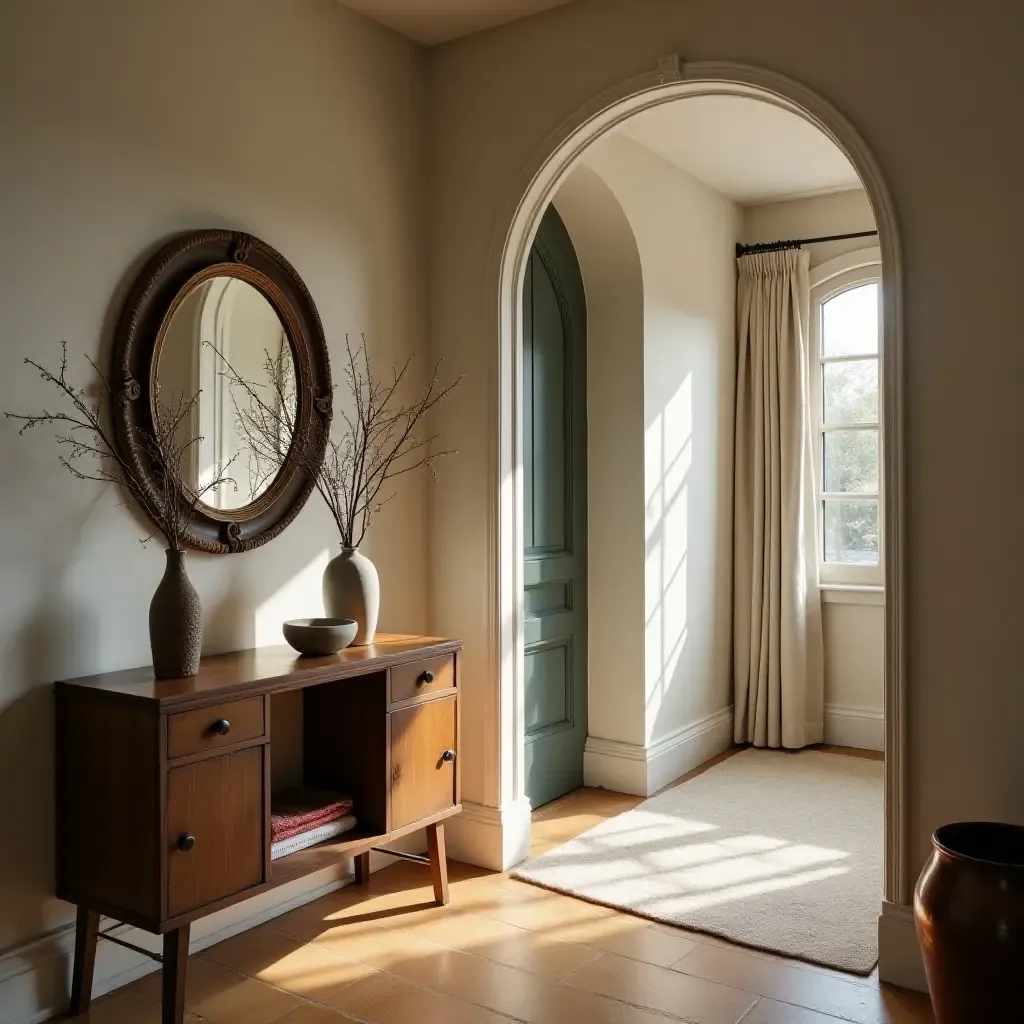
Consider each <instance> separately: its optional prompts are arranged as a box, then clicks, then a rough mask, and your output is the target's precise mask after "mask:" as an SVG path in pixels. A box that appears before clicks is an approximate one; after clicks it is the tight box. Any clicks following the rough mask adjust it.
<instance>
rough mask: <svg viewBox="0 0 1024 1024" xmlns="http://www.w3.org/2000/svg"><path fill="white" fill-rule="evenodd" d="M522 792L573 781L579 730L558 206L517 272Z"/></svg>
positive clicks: (576, 514)
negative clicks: (521, 275) (522, 272)
mask: <svg viewBox="0 0 1024 1024" xmlns="http://www.w3.org/2000/svg"><path fill="white" fill-rule="evenodd" d="M522 380H523V388H522V394H523V419H522V424H523V426H522V433H523V471H524V477H523V521H524V538H523V541H524V559H525V564H524V567H523V577H524V594H523V601H524V608H525V616H526V623H525V627H526V650H525V687H526V694H525V697H526V705H525V717H526V759H525V765H526V794H527V796H528V797H529V798H530V801H531V802H532V804H533V805H534V806H535V807H538V806H540V805H541V804H545V803H547V802H548V801H550V800H554V799H555V798H556V797H558V796H561V795H563V794H564V793H567V792H569V791H570V790H573V789H575V788H577V787H578V786H580V785H582V783H583V746H584V743H585V742H586V736H587V668H586V651H587V634H586V630H587V615H586V592H587V588H586V559H587V552H586V536H587V517H586V489H587V488H586V458H587V447H586V446H587V441H586V426H587V419H586V417H587V411H586V303H585V300H584V295H583V282H582V278H581V277H580V271H579V264H578V262H577V260H576V254H575V252H574V251H573V248H572V242H571V241H570V240H569V235H568V233H567V232H566V230H565V227H564V226H563V224H562V222H561V220H560V219H559V217H558V214H557V213H556V212H555V210H554V209H553V208H549V209H548V211H547V213H546V214H545V215H544V219H543V221H542V222H541V226H540V229H539V231H538V233H537V239H536V241H535V242H534V247H533V250H532V252H531V254H530V259H529V262H528V264H527V269H526V279H525V281H524V283H523V365H522Z"/></svg>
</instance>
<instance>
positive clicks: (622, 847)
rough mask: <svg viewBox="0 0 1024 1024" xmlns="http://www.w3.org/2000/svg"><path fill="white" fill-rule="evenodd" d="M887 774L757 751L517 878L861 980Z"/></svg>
mask: <svg viewBox="0 0 1024 1024" xmlns="http://www.w3.org/2000/svg"><path fill="white" fill-rule="evenodd" d="M882 789H883V783H882V762H881V761H872V760H868V759H865V758H860V757H848V756H846V755H842V754H825V753H820V752H818V751H811V750H805V751H799V752H796V753H789V752H782V751H769V750H754V749H747V750H743V751H740V752H739V753H737V754H735V755H733V756H732V757H730V758H727V759H726V760H725V761H722V762H721V763H720V764H717V765H715V766H714V767H712V768H709V769H708V770H707V771H706V772H704V773H703V774H701V775H698V776H697V777H696V778H693V779H691V780H689V781H688V782H684V783H682V784H680V785H678V786H675V787H672V788H669V789H666V790H663V791H662V792H661V793H659V794H658V795H657V796H653V797H651V798H650V799H649V800H645V801H644V802H643V803H642V804H639V805H638V806H637V807H635V808H634V809H633V810H631V811H627V812H626V813H625V814H620V815H619V816H618V817H616V818H610V819H609V820H607V821H604V822H602V823H601V824H600V825H598V826H596V827H595V828H592V829H591V830H590V831H589V832H584V833H583V834H582V835H580V836H578V837H577V838H576V839H574V840H572V841H571V842H569V843H566V844H565V845H564V846H559V847H557V848H556V849H554V850H549V851H548V852H547V853H545V854H543V855H542V856H540V857H537V858H535V859H533V860H530V861H527V862H526V863H525V864H524V865H522V866H521V867H520V868H519V869H518V870H517V871H515V872H513V877H514V878H519V879H522V880H523V881H527V882H533V883H534V884H536V885H540V886H544V887H545V888H548V889H555V890H557V891H559V892H563V893H568V894H569V895H571V896H578V897H580V898H582V899H585V900H589V901H591V902H593V903H600V904H603V905H605V906H609V907H615V908H617V909H619V910H625V911H629V912H630V913H633V914H638V915H640V916H641V917H648V918H651V919H653V920H655V921H663V922H666V923H668V924H674V925H681V926H682V927H685V928H691V929H694V930H696V931H702V932H709V933H711V934H712V935H718V936H721V937H723V938H726V939H730V940H732V941H733V942H738V943H742V944H743V945H746V946H753V947H755V948H757V949H765V950H771V951H772V952H776V953H782V954H784V955H786V956H791V957H797V958H799V959H802V960H808V961H810V962H812V963H818V964H824V965H826V966H828V967H836V968H839V969H840V970H843V971H850V972H852V973H855V974H870V973H871V970H872V968H873V967H874V965H875V962H876V961H877V959H878V945H877V938H876V930H877V920H878V912H879V907H880V904H881V899H882V856H883V848H882V819H883V811H882Z"/></svg>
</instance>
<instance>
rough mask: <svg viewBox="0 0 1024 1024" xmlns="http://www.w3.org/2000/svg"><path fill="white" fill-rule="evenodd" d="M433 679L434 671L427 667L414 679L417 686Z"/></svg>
mask: <svg viewBox="0 0 1024 1024" xmlns="http://www.w3.org/2000/svg"><path fill="white" fill-rule="evenodd" d="M433 681H434V673H433V672H431V671H430V669H429V668H428V669H427V670H426V671H425V672H421V673H420V675H419V678H418V679H417V680H416V685H417V686H423V685H424V684H425V683H432V682H433Z"/></svg>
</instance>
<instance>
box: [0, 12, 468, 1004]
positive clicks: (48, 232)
mask: <svg viewBox="0 0 1024 1024" xmlns="http://www.w3.org/2000/svg"><path fill="white" fill-rule="evenodd" d="M0 38H3V39H4V40H5V42H6V43H7V44H8V45H7V46H6V47H5V48H4V54H5V56H4V59H3V61H0V138H2V139H3V140H4V145H3V150H4V154H3V159H2V160H0V196H2V202H3V215H2V218H0V219H2V223H3V230H2V232H0V266H2V267H3V273H2V274H0V409H33V408H38V407H39V406H41V405H42V404H43V403H44V402H52V400H53V394H52V392H50V391H48V390H47V389H46V388H45V387H44V386H43V385H42V384H41V383H40V382H39V381H37V380H35V379H34V376H33V374H32V373H31V372H30V371H29V370H28V369H27V368H26V367H24V366H23V365H22V359H23V358H24V357H25V356H32V357H34V358H37V359H40V360H43V361H44V362H47V363H51V364H52V363H53V362H54V360H56V359H58V358H59V345H60V341H61V339H62V338H66V339H67V340H68V342H69V348H70V353H71V356H70V358H71V372H72V373H73V374H74V376H75V378H76V380H80V381H82V382H84V381H85V379H86V375H85V374H84V372H83V357H84V356H85V355H91V356H93V357H94V358H97V359H99V360H100V361H101V362H102V361H103V360H105V359H106V358H107V357H108V352H109V329H110V326H111V320H112V317H113V316H114V313H115V311H116V309H117V306H118V303H119V302H120V301H121V299H122V298H123V296H124V292H125V287H126V284H127V282H128V279H129V277H130V275H131V272H132V270H133V268H134V266H135V265H136V263H137V261H138V260H139V258H140V256H141V255H142V254H145V253H147V252H148V251H149V250H151V249H152V247H153V246H154V245H155V244H156V243H158V242H160V241H161V240H162V239H164V238H166V237H167V236H168V235H171V234H173V233H175V232H179V231H183V230H187V229H190V228H203V227H216V226H229V227H232V228H239V229H243V230H245V231H248V232H252V233H253V234H255V235H257V236H259V237H261V238H263V239H265V240H266V241H267V242H269V243H270V244H271V245H273V246H274V247H275V248H277V249H278V250H279V251H280V252H282V253H283V254H284V255H285V257H286V258H287V259H288V260H289V261H291V262H292V263H293V264H294V266H295V267H296V269H297V270H298V272H299V273H300V274H301V275H302V277H303V278H304V280H305V282H306V284H307V285H308V287H309V289H310V291H311V293H312V295H313V297H314V299H315V301H316V303H317V306H318V308H319V311H320V314H321V317H322V319H323V322H324V327H325V330H326V333H327V337H328V339H329V344H330V348H331V353H332V356H333V361H334V367H335V380H336V382H337V381H338V380H339V379H340V376H341V373H340V370H341V366H340V359H341V354H342V353H343V351H344V348H343V338H344V334H345V332H350V333H351V334H353V335H354V336H355V337H356V338H358V336H359V334H360V332H366V334H367V337H368V338H369V339H370V340H371V343H372V345H373V348H374V351H375V352H376V353H377V354H378V365H379V366H384V367H386V366H387V364H388V363H389V362H390V360H391V358H392V357H397V358H402V357H404V356H405V355H406V354H407V353H409V352H410V351H412V350H415V349H418V350H419V351H420V352H421V361H422V362H425V356H426V352H425V351H424V349H425V347H426V337H425V320H426V301H425V290H424V285H425V276H426V272H425V265H424V259H425V231H424V228H425V216H424V206H423V195H422V191H421V182H422V175H421V170H422V166H423V131H424V129H423V125H424V117H425V108H424V77H423V75H424V58H423V56H422V53H421V52H420V51H418V50H417V49H416V48H414V47H413V46H412V44H410V43H407V42H406V41H404V40H402V39H400V38H399V37H397V36H394V35H392V34H391V33H389V32H387V31H385V30H384V29H381V28H379V27H377V26H375V25H372V24H370V23H368V22H365V21H363V20H362V19H360V18H358V17H357V16H355V15H352V14H350V13H349V12H347V11H346V10H345V9H344V8H343V7H342V6H341V5H340V4H338V3H336V2H335V0H289V2H288V3H279V2H277V0H174V2H173V3H142V4H140V3H138V2H136V0H90V2H89V3H87V4H86V3H79V2H78V0H12V2H8V3H4V4H3V5H2V11H0ZM457 403H458V399H454V400H453V402H452V405H453V406H455V405H457ZM15 434H16V432H15V430H14V429H12V428H11V427H10V426H8V427H6V428H5V429H3V430H0V467H2V471H3V477H4V480H5V481H6V484H5V486H4V487H3V489H2V491H0V521H2V523H3V529H2V531H0V565H2V574H0V808H2V809H3V818H4V823H5V824H4V829H3V838H2V839H0V950H4V949H5V948H9V947H11V946H13V945H15V944H17V943H19V942H21V941H23V940H26V939H28V938H30V937H32V936H34V935H38V934H39V933H40V932H43V931H47V930H49V929H53V928H55V927H57V926H59V925H62V924H63V923H65V922H66V921H67V920H68V918H69V913H70V908H69V907H68V906H67V905H66V904H63V903H60V902H58V901H57V900H55V899H54V898H53V897H52V896H51V895H50V893H51V892H52V889H53V854H52V844H53V826H52V816H53V808H52V796H51V791H52V785H53V770H52V763H53V744H52V729H53V724H52V708H51V696H50V684H51V683H52V681H53V680H54V679H56V678H61V677H71V676H75V675H80V674H83V673H90V672H97V671H100V670H105V669H114V668H120V667H124V666H130V665H136V664H143V663H146V662H147V661H148V660H149V647H148V635H147V618H146V616H147V608H148V605H149V600H150V597H151V595H152V593H153V590H154V588H155V586H156V584H157V582H158V580H159V579H160V575H161V572H162V571H163V563H164V556H163V552H162V550H161V548H160V545H159V543H157V544H154V545H152V546H150V547H149V548H148V549H146V550H143V549H142V548H141V547H140V545H139V543H138V538H139V536H140V535H141V533H142V532H143V530H144V529H145V527H144V526H143V524H142V523H141V522H140V520H139V519H138V518H137V517H136V516H135V515H134V514H132V513H131V512H129V511H126V510H125V509H123V508H121V507H119V501H120V499H119V496H118V495H117V494H115V493H114V492H113V491H111V490H104V489H103V488H101V487H100V486H98V485H97V486H94V485H92V484H83V483H79V482H77V481H73V480H71V479H70V478H69V477H68V476H67V474H66V473H64V471H63V470H62V469H61V468H60V467H59V466H58V465H57V459H56V456H57V451H56V449H55V447H54V445H53V444H52V443H51V441H50V440H49V439H48V437H47V436H46V431H45V430H42V429H40V430H38V431H34V432H33V433H32V434H31V435H30V436H28V437H25V438H18V437H16V436H15ZM425 487H426V483H425V482H424V481H423V480H422V479H420V480H409V481H408V482H407V483H406V484H405V486H403V488H402V490H401V492H400V497H399V498H398V499H397V500H396V501H395V502H392V503H391V504H390V505H388V506H387V510H386V512H385V513H384V514H382V515H381V516H380V518H379V521H378V522H377V524H376V525H375V527H374V528H373V531H372V536H371V538H370V540H369V541H368V543H367V550H368V551H369V553H370V554H371V556H372V557H373V558H374V560H375V561H376V562H377V564H378V566H379V568H380V572H381V577H382V592H383V607H382V627H383V628H395V629H403V630H416V629H421V628H424V627H425V626H426V618H427V616H426V588H425V576H426V516H425V514H424V511H423V510H424V509H425V507H426V501H425V494H424V490H423V489H424V488H425ZM336 542H337V538H336V535H335V531H334V530H333V528H332V524H331V521H330V519H329V517H328V516H327V514H326V512H325V510H324V508H323V507H322V506H321V503H320V502H319V501H318V500H317V499H316V498H315V497H314V498H312V499H311V500H310V502H309V504H308V505H307V507H306V509H305V510H304V511H303V512H302V513H301V515H300V516H299V519H298V520H297V521H296V522H295V523H294V524H293V525H292V527H291V528H290V529H289V530H288V531H287V532H286V533H285V534H284V535H283V536H281V537H280V538H278V539H277V540H275V541H273V542H271V543H270V544H269V545H267V546H265V547H263V548H261V549H259V550H258V551H254V552H251V553H247V554H244V555H236V556H218V557H204V556H201V555H199V554H192V555H190V556H189V572H190V575H191V576H192V579H193V580H194V582H195V584H196V587H197V588H198V590H199V593H200V595H201V597H202V599H203V603H204V609H205V617H206V637H205V647H206V649H207V650H210V651H213V650H224V649H230V648H238V647H245V646H249V645H252V644H254V643H255V644H259V643H268V642H280V622H281V620H282V619H284V618H286V617H289V616H295V615H309V614H318V613H319V611H318V610H319V608H320V607H321V605H320V580H319V573H320V569H321V567H322V565H323V564H324V563H325V561H326V559H327V557H328V555H329V554H330V553H331V552H332V550H333V548H334V545H335V544H336ZM104 955H106V954H104ZM28 977H31V976H28ZM4 1003H5V998H4V996H3V994H2V993H0V1004H4ZM8 1012H17V1008H16V1007H13V1006H12V1004H11V1003H10V1002H7V1003H6V1005H5V1006H0V1020H8V1019H12V1018H9V1017H6V1016H5V1014H6V1013H8Z"/></svg>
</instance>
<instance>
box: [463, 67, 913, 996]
mask: <svg viewBox="0 0 1024 1024" xmlns="http://www.w3.org/2000/svg"><path fill="white" fill-rule="evenodd" d="M708 95H728V96H748V97H750V98H753V99H757V100H759V101H761V102H768V103H771V104H773V105H775V106H778V107H781V108H783V109H785V110H788V111H790V112H792V113H794V114H797V115H798V116H800V117H802V118H803V119H804V120H806V121H808V122H809V123H810V124H812V125H814V126H815V127H817V128H818V129H819V130H821V131H822V132H824V133H825V135H826V136H828V137H829V138H830V139H831V140H832V141H833V142H834V143H835V144H836V145H837V146H838V147H839V148H840V149H841V150H842V151H843V152H844V153H845V154H846V156H847V157H848V159H849V160H850V162H851V163H852V164H853V166H854V167H855V168H856V170H857V172H858V174H859V175H860V178H861V181H862V183H863V186H864V189H865V192H866V193H867V195H868V198H869V200H870V203H871V207H872V210H873V212H874V217H875V222H876V225H877V228H878V238H879V249H880V251H881V257H882V287H883V295H884V303H883V322H882V344H881V359H882V365H883V395H882V405H883V412H882V418H883V427H884V442H883V444H884V474H885V488H886V489H885V493H886V502H885V536H886V539H887V543H886V548H885V556H884V561H885V579H886V604H885V887H884V901H885V902H884V905H883V917H884V918H888V919H889V920H891V921H892V923H893V924H895V925H898V926H899V927H900V929H901V940H902V938H903V937H905V935H906V934H909V935H910V936H911V937H912V935H913V932H912V922H911V920H910V918H909V916H908V911H907V910H906V908H907V905H908V904H909V902H910V897H911V892H912V890H911V887H910V878H909V863H908V855H909V846H908V841H907V822H908V817H909V815H908V811H907V802H906V788H907V787H906V760H905V747H906V743H905V734H906V719H905V709H906V696H905V695H906V681H905V643H904V628H905V627H904V595H905V572H904V550H905V544H904V525H903V521H904V485H903V474H904V458H903V354H902V353H903V341H902V285H901V252H900V240H899V234H898V228H897V223H896V216H895V210H894V207H893V204H892V200H891V198H890V195H889V190H888V188H887V186H886V183H885V180H884V178H883V176H882V173H881V170H880V168H879V166H878V163H877V162H876V160H875V158H874V156H873V155H872V153H871V151H870V150H869V149H868V147H867V144H866V143H865V141H864V140H863V138H862V137H861V136H860V134H859V133H858V132H857V130H856V129H855V128H854V127H853V125H852V124H851V123H850V122H849V121H848V120H847V119H846V117H845V116H844V115H843V114H841V113H840V112H839V111H838V110H837V109H836V108H835V107H833V106H832V105H831V104H830V103H829V102H828V101H827V100H825V99H823V98H822V97H821V96H819V95H817V94H816V93H815V92H813V91H812V90H810V89H808V88H806V87H805V86H803V85H801V84H800V83H799V82H796V81H793V80H792V79H790V78H786V77H784V76H782V75H778V74H775V73H774V72H770V71H765V70H762V69H760V68H755V67H750V66H747V65H742V64H732V63H727V62H717V61H716V62H694V63H683V64H681V63H680V62H679V60H678V59H677V58H675V57H670V58H665V59H663V60H661V61H659V67H658V70H656V71H652V72H649V73H646V74H642V75H639V76H637V77H635V78H632V79H630V80H628V81H626V82H625V83H623V84H621V85H619V86H617V87H614V88H612V89H610V90H608V91H607V92H605V93H602V94H601V95H599V96H597V97H596V98H594V99H593V100H591V101H590V102H589V103H587V104H586V105H585V106H584V107H583V108H581V109H580V110H578V111H577V112H576V113H574V114H573V115H572V116H571V117H569V118H567V119H566V120H565V121H564V122H563V123H562V125H561V126H560V127H559V128H558V129H557V130H556V131H555V132H553V133H552V134H551V135H550V136H549V138H548V139H547V141H546V142H545V144H544V145H543V146H542V147H541V149H540V150H539V151H538V152H537V153H535V154H534V157H533V158H532V160H531V161H530V163H529V165H528V166H527V167H526V168H525V170H524V172H523V174H522V175H521V176H520V180H519V185H518V188H517V190H516V195H517V196H519V197H521V198H519V199H518V202H517V203H515V204H514V205H510V206H508V207H507V208H506V210H505V216H504V217H503V218H502V219H501V220H500V221H499V233H498V234H497V235H496V237H495V238H494V240H493V244H492V246H491V254H490V257H489V261H488V267H487V271H488V277H487V280H488V282H489V283H490V286H491V287H494V288H495V289H496V291H497V299H498V302H497V306H496V307H495V309H496V312H497V323H496V324H495V328H496V331H497V339H498V350H497V356H498V364H497V380H496V382H495V383H496V386H497V396H496V398H497V400H496V402H495V403H494V412H493V415H494V417H495V421H494V422H493V423H492V427H493V431H494V433H493V434H492V436H496V437H497V447H496V449H495V450H494V451H493V455H492V458H493V461H492V489H491V492H490V493H491V495H492V499H491V500H492V501H493V502H494V504H493V505H492V509H491V515H490V522H491V529H492V531H493V533H492V545H493V548H492V550H493V552H494V557H493V558H492V559H491V560H490V562H491V572H493V573H494V575H493V578H492V579H491V581H490V582H491V587H490V592H491V600H492V602H493V603H492V607H491V608H490V610H489V611H490V614H489V623H490V637H489V640H490V642H489V644H488V648H489V659H491V661H490V664H489V665H488V668H489V669H490V672H489V673H488V677H489V678H492V679H493V678H497V680H498V690H497V693H491V694H488V695H487V698H486V699H487V701H488V707H487V709H486V713H487V721H486V732H487V738H488V740H490V741H491V742H489V743H488V744H487V746H488V748H489V749H492V750H495V752H496V754H497V757H496V763H495V761H492V762H491V763H490V764H489V765H487V766H486V767H487V770H488V774H490V773H491V772H495V773H496V777H493V776H492V777H490V778H487V779H486V780H485V792H486V793H487V797H488V803H491V801H492V800H493V803H491V808H490V809H488V808H467V810H468V811H469V815H468V817H469V818H470V820H471V821H473V820H476V821H477V822H479V824H481V825H483V824H485V823H486V824H489V825H491V826H497V827H498V828H499V829H500V830H501V840H500V851H496V852H495V853H493V854H492V855H491V856H490V857H489V858H488V859H490V860H495V859H497V858H498V856H500V859H501V861H502V864H501V867H507V866H508V865H509V864H511V863H514V862H515V861H517V860H519V859H522V857H525V856H526V854H527V852H528V850H529V803H528V801H527V799H526V797H525V792H524V783H525V778H524V736H525V731H524V709H523V705H524V682H523V679H524V656H523V645H524V639H523V638H524V615H523V602H522V593H523V586H522V584H523V581H522V564H523V563H522V560H523V511H522V509H523V503H522V491H523V479H522V476H523V475H522V450H521V424H520V415H519V412H520V396H521V381H520V379H519V367H520V358H519V357H520V351H521V346H522V324H521V323H520V304H521V296H522V283H523V273H524V267H525V264H526V258H527V256H528V254H529V251H530V246H531V245H532V243H533V238H534V235H535V233H536V231H537V228H538V226H539V224H540V219H541V215H542V213H543V211H544V209H545V208H546V206H547V204H548V202H549V201H550V200H551V199H552V197H553V196H554V194H555V192H556V191H557V189H558V187H559V185H560V184H561V182H562V181H563V180H564V178H565V177H566V175H567V174H568V173H569V171H570V170H571V169H572V167H573V165H574V164H575V162H576V160H577V158H578V157H579V156H580V155H581V154H582V153H583V151H584V150H585V149H586V148H587V147H588V146H590V145H591V143H593V142H594V141H595V140H597V139H598V138H600V137H601V136H602V135H604V134H605V133H606V132H608V131H609V130H610V129H612V128H614V127H615V126H617V125H618V124H620V123H621V122H622V121H624V120H625V119H626V118H628V117H630V116H632V115H634V114H636V113H638V112H639V111H642V110H647V109H650V108H652V107H655V106H658V105H660V104H662V103H669V102H672V101H674V100H679V99H682V98H685V97H692V96H708ZM506 226H507V227H506ZM492 294H493V293H492ZM482 812H483V813H482ZM469 823H470V822H467V824H469ZM492 849H494V848H493V847H492ZM493 866H497V865H496V864H495V865H493ZM908 928H909V929H910V930H909V933H908V932H907V929H908ZM885 946H886V941H885V940H884V938H883V941H882V952H883V954H884V952H885ZM883 960H884V956H883ZM882 970H883V974H885V973H887V972H886V970H885V966H884V964H883V968H882ZM915 971H916V969H915V968H914V967H908V968H907V970H906V971H902V972H900V973H902V974H903V976H902V977H896V976H894V974H893V972H891V971H890V972H888V973H889V974H890V977H891V978H892V980H897V981H902V982H903V983H905V984H914V983H915V982H917V981H918V977H917V974H916V973H915Z"/></svg>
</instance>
